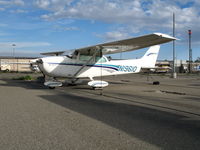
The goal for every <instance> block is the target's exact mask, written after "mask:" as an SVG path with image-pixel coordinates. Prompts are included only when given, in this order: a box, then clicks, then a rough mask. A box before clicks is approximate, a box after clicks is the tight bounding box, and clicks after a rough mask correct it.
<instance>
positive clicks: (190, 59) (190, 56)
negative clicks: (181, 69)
mask: <svg viewBox="0 0 200 150" xmlns="http://www.w3.org/2000/svg"><path fill="white" fill-rule="evenodd" d="M188 35H189V66H188V71H189V73H192V48H191V36H192V31H191V30H188Z"/></svg>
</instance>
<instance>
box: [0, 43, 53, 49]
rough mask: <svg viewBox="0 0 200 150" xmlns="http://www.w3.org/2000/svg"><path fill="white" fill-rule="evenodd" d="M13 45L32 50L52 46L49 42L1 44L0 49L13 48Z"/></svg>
mask: <svg viewBox="0 0 200 150" xmlns="http://www.w3.org/2000/svg"><path fill="white" fill-rule="evenodd" d="M13 44H15V45H16V46H15V47H16V48H31V47H40V46H50V45H51V44H50V43H48V42H0V49H5V48H12V47H13Z"/></svg>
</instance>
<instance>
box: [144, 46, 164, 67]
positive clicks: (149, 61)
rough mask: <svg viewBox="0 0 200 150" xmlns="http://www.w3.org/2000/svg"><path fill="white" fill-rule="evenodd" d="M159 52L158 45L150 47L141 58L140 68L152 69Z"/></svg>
mask: <svg viewBox="0 0 200 150" xmlns="http://www.w3.org/2000/svg"><path fill="white" fill-rule="evenodd" d="M159 50H160V45H155V46H151V47H150V48H149V49H148V51H147V52H146V53H145V55H144V56H143V57H142V58H141V61H142V68H154V67H155V64H156V60H157V57H158V53H159Z"/></svg>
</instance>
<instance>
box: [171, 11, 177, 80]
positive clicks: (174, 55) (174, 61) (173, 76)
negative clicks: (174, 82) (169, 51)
mask: <svg viewBox="0 0 200 150" xmlns="http://www.w3.org/2000/svg"><path fill="white" fill-rule="evenodd" d="M173 37H175V14H174V13H173ZM175 63H176V52H175V40H174V41H173V72H172V78H176V64H175Z"/></svg>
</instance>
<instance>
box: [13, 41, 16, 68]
mask: <svg viewBox="0 0 200 150" xmlns="http://www.w3.org/2000/svg"><path fill="white" fill-rule="evenodd" d="M12 46H13V71H15V64H14V61H15V46H16V45H15V44H12Z"/></svg>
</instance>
